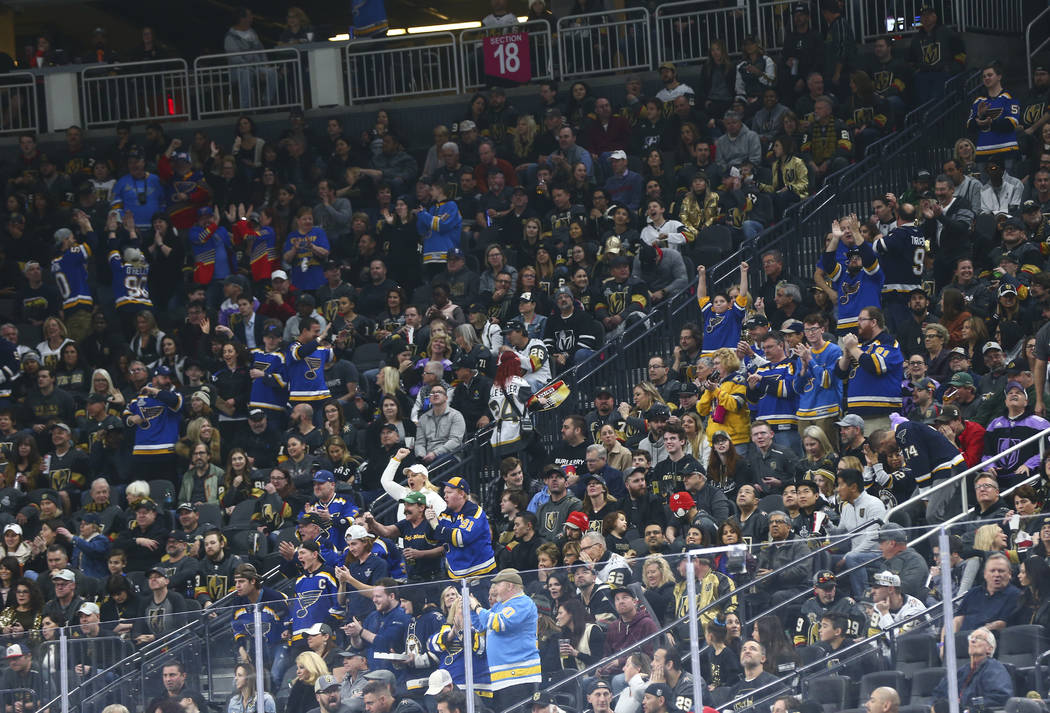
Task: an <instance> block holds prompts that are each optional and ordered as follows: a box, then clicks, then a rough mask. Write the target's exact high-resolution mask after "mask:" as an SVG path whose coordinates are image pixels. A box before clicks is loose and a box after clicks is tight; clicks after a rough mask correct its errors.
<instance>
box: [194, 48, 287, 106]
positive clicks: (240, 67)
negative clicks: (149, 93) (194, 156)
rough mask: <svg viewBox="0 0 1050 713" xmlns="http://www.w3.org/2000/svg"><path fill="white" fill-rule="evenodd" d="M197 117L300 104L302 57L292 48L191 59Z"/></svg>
mask: <svg viewBox="0 0 1050 713" xmlns="http://www.w3.org/2000/svg"><path fill="white" fill-rule="evenodd" d="M193 76H194V81H195V83H196V89H197V116H198V117H200V118H202V119H203V118H205V117H209V116H222V115H226V114H240V113H244V112H250V111H275V110H282V109H283V110H287V109H291V108H292V107H302V106H303V70H302V57H301V56H300V53H299V50H297V49H294V48H290V47H287V48H279V49H272V50H262V51H259V52H232V53H228V54H211V55H204V56H202V57H198V58H197V59H195V60H194V61H193Z"/></svg>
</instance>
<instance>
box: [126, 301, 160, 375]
mask: <svg viewBox="0 0 1050 713" xmlns="http://www.w3.org/2000/svg"><path fill="white" fill-rule="evenodd" d="M163 338H164V332H162V331H160V328H159V327H158V326H157V319H156V318H155V317H154V316H153V312H152V311H151V310H148V309H144V310H141V311H140V312H139V313H138V314H136V315H135V334H134V336H132V337H131V342H130V343H129V346H130V347H131V351H132V353H133V354H134V355H135V357H136V358H138V359H139V360H141V361H143V362H145V363H146V364H149V363H150V362H153V361H156V360H157V359H158V358H160V340H161V339H163Z"/></svg>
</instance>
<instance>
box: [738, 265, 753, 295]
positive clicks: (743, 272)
mask: <svg viewBox="0 0 1050 713" xmlns="http://www.w3.org/2000/svg"><path fill="white" fill-rule="evenodd" d="M750 268H751V266H750V265H748V264H747V261H746V260H745V261H744V262H742V263H740V296H741V297H747V273H748V271H749V270H750Z"/></svg>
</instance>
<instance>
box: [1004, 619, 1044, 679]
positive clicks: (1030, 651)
mask: <svg viewBox="0 0 1050 713" xmlns="http://www.w3.org/2000/svg"><path fill="white" fill-rule="evenodd" d="M1045 650H1046V630H1045V629H1043V627H1042V626H1041V625H1039V624H1020V625H1018V626H1008V627H1006V628H1005V629H1003V630H1002V631H1000V632H999V644H998V645H997V646H996V649H995V658H997V659H999V662H1000V663H1004V664H1007V663H1010V664H1013V665H1014V666H1016V667H1017V668H1018V669H1019V670H1025V669H1030V668H1032V667H1033V666H1035V658H1036V656H1038V655H1039V654H1041V653H1043V651H1045Z"/></svg>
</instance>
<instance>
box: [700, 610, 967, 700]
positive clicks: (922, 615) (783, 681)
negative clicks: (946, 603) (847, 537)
mask: <svg viewBox="0 0 1050 713" xmlns="http://www.w3.org/2000/svg"><path fill="white" fill-rule="evenodd" d="M963 596H964V594H958V595H956V596H955V597H954V598H953V601H957V600H959V599H961V598H962V597H963ZM941 606H942V605H941V604H940V603H937V604H934V605H933V606H931V607H927V608H926V609H923V610H922V611H921V612H917V613H915V614H912V615H911V616H909V617H908V618H906V619H902V620H901V621H899V622H897V623H896V624H894V629H896V628H899V627H900V626H902V625H905V624H908V623H909V622H912V621H915V620H917V619H929V614H930V612H932V611H934V610H936V609H940V608H941ZM934 619H936V617H934ZM932 623H933V622H932V621H928V622H927V624H928V625H929V624H932ZM906 633H908V634H912V633H915V631H914V630H912V631H908V632H906ZM902 635H903V634H902ZM883 637H886V638H889V639H893V638H895V635H894V634H893V629H890V630H880V631H879V632H877V633H875V634H871V635H870V636H867V637H865V638H863V639H856V640H854V641H853V642H851V643H850V644H848V645H847V646H845V647H844V648H842V649H839V650H838V651H836V652H835V655H836V656H838V655H840V654H842V653H843V652H848V651H852V650H855V649H860V648H861V647H864V646H867V645H868V644H871V643H873V642H876V641H878V640H879V639H881V638H883ZM871 651H874V649H872V648H871V647H868V649H867V651H863V650H862V654H861V655H863V654H865V653H869V652H871ZM829 658H830V657H829V656H825V657H824V658H821V659H818V660H816V661H812V662H810V663H808V664H804V665H803V666H801V667H796V668H795V670H794V671H792V672H791V673H788V674H785V675H784V676H781V677H780V678H778V679H777V680H776V681H771V682H769V683H767V684H766V685H764V686H760V687H758V688H756V689H754V690H753V691H748V693H747V694H746V695H745V696H741V697H737V698H734V699H732V700H731V701H729V702H727V703H724V704H722V705H720V706H719V708H720V709H721V710H725V709H730V710H732V709H733V707H734V704H736V703H737V702H738V701H743V700H747V699H748V698H753V694H754V692H755V691H764V690H766V689H770V688H773V687H774V686H781V685H783V686H787V685H788V684H789V683H790V680H791V679H792V678H795V677H796V676H797V677H800V680H801V676H802V674H803V672H805V671H807V670H808V669H811V668H814V667H816V666H819V665H821V664H824V663H826V662H827V661H828V659H829ZM852 660H853V659H847V660H845V661H840V662H839V665H838V666H836V667H835V668H833V669H825V670H826V671H834V670H836V669H838V668H841V667H842V666H844V665H845V664H847V663H849V662H850V661H852ZM821 673H823V671H822V672H821ZM812 678H816V676H813V677H811V678H807V680H812ZM774 695H775V694H774ZM770 697H771V696H767V697H766V698H770ZM762 700H766V699H762ZM759 702H761V701H759Z"/></svg>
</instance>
